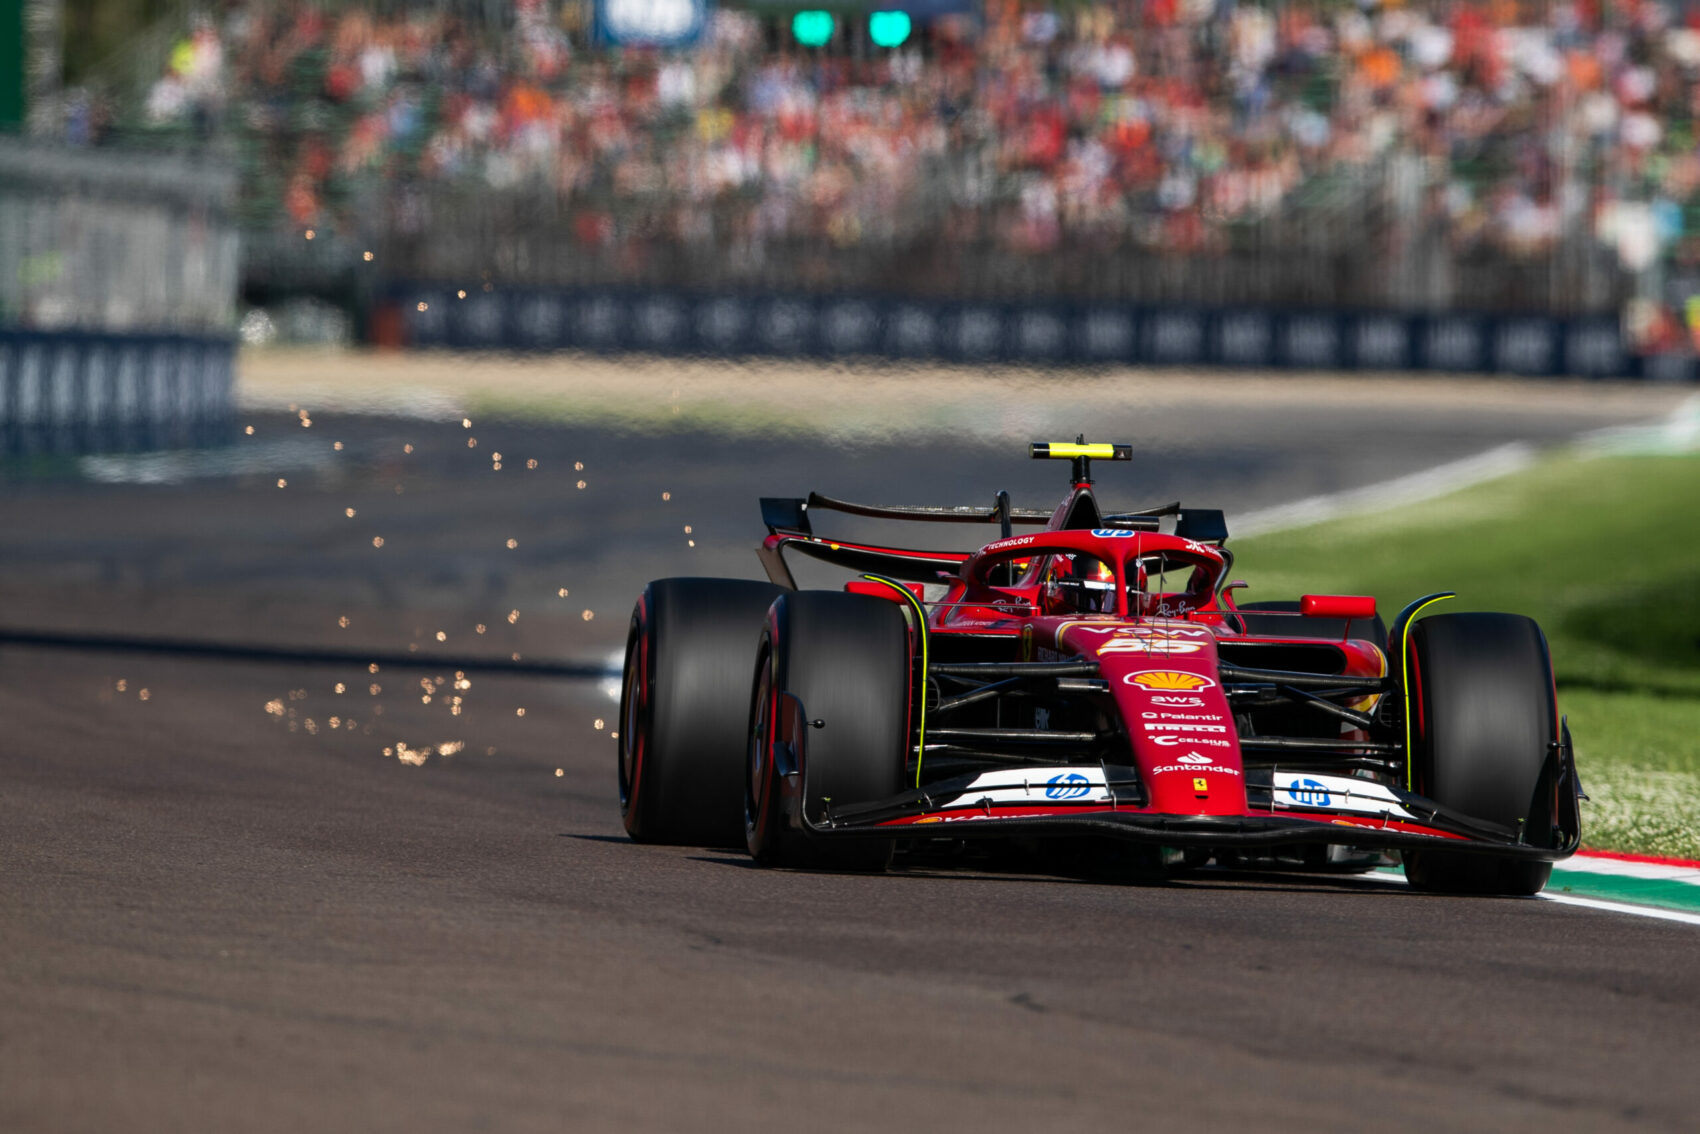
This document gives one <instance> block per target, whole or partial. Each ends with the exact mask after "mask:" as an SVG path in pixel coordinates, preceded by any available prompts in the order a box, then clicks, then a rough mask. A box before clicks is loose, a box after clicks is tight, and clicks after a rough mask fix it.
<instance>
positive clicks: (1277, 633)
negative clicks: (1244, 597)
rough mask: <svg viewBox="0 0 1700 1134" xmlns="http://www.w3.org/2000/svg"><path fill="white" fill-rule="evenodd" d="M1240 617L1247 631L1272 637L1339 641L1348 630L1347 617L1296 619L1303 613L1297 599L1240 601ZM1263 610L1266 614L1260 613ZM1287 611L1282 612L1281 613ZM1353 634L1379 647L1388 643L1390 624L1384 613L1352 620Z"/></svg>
mask: <svg viewBox="0 0 1700 1134" xmlns="http://www.w3.org/2000/svg"><path fill="white" fill-rule="evenodd" d="M1237 609H1238V610H1239V614H1240V619H1241V621H1243V622H1244V623H1245V632H1246V633H1247V634H1267V635H1269V636H1270V637H1272V638H1331V639H1333V640H1334V641H1336V642H1338V641H1339V640H1340V639H1341V637H1343V636H1344V635H1345V633H1346V629H1347V628H1346V619H1344V618H1295V617H1293V615H1296V614H1298V613H1299V604H1298V603H1296V602H1288V601H1282V602H1246V603H1241V604H1239V606H1238V608H1237ZM1259 611H1264V612H1266V613H1264V614H1262V615H1259V614H1258V612H1259ZM1283 611H1284V612H1286V613H1278V612H1283ZM1351 622H1352V625H1351V636H1352V637H1353V638H1356V639H1360V640H1362V641H1365V642H1373V643H1375V644H1376V645H1377V646H1385V645H1386V644H1387V624H1386V623H1384V622H1382V620H1381V615H1380V614H1377V615H1376V616H1375V617H1374V618H1354V619H1352V620H1351Z"/></svg>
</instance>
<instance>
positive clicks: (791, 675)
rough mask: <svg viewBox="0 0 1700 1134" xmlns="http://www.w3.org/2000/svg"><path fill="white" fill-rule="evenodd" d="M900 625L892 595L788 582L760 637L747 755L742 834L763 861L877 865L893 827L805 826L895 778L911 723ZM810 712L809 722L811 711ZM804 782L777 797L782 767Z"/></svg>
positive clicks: (883, 791)
mask: <svg viewBox="0 0 1700 1134" xmlns="http://www.w3.org/2000/svg"><path fill="white" fill-rule="evenodd" d="M909 675H910V649H909V629H908V624H907V623H906V622H905V620H904V617H903V612H902V610H901V609H899V608H898V606H897V605H896V604H895V603H891V602H887V601H885V600H883V599H877V598H871V597H868V596H865V595H851V594H843V593H841V592H837V591H798V592H791V593H787V594H785V595H783V596H781V597H780V599H779V600H778V601H776V602H775V603H774V604H773V608H772V609H771V610H770V611H769V612H768V619H767V625H766V627H765V628H764V629H763V631H762V636H761V642H760V645H759V646H758V647H757V662H756V672H755V682H754V688H753V690H752V692H751V696H750V699H749V702H748V704H749V706H750V715H749V744H748V747H747V752H746V757H745V776H744V833H745V845H746V847H747V848H748V850H749V852H750V854H751V855H752V856H754V858H755V859H756V861H758V862H760V863H763V864H764V865H769V866H805V867H816V868H821V869H827V870H859V871H878V870H884V869H885V868H886V866H887V865H888V864H889V863H890V861H891V855H892V850H893V846H894V843H893V841H892V840H890V839H865V838H842V837H833V836H824V837H813V838H811V837H810V836H809V835H808V834H807V833H806V832H805V831H803V830H800V829H798V826H799V825H797V824H793V822H792V820H793V818H795V816H794V815H793V814H792V813H791V810H793V809H795V808H797V807H801V808H802V809H803V811H804V814H805V815H807V817H808V818H809V819H810V820H811V821H813V822H814V823H816V824H819V823H822V822H824V821H825V820H826V818H827V815H828V813H829V811H830V810H832V809H839V808H843V807H847V806H852V805H855V804H859V803H872V802H876V801H878V800H881V799H885V798H888V797H890V796H893V795H896V794H897V793H898V792H899V791H901V790H902V785H903V766H904V758H905V755H906V753H907V746H908V734H909ZM817 721H818V722H819V723H820V727H818V728H817V727H814V725H813V723H811V722H817ZM791 776H794V777H796V778H795V779H793V780H790V782H791V783H798V782H799V781H800V784H801V792H800V793H799V792H795V791H794V792H793V793H792V802H791V804H790V807H789V808H788V807H787V805H786V798H787V792H786V785H787V777H791Z"/></svg>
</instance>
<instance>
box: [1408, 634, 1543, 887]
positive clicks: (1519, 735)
mask: <svg viewBox="0 0 1700 1134" xmlns="http://www.w3.org/2000/svg"><path fill="white" fill-rule="evenodd" d="M1410 640H1411V658H1410V666H1411V717H1412V719H1411V740H1412V749H1413V751H1412V752H1411V754H1410V759H1411V761H1412V765H1411V773H1412V783H1413V787H1414V788H1415V790H1416V791H1417V793H1418V794H1420V795H1425V796H1427V797H1428V798H1430V799H1432V800H1434V801H1435V802H1436V803H1439V804H1440V805H1442V806H1443V807H1446V808H1448V809H1449V810H1452V811H1456V812H1458V813H1460V814H1461V815H1464V816H1467V817H1470V818H1474V819H1484V820H1487V821H1488V822H1491V823H1496V824H1498V825H1500V826H1502V827H1505V828H1507V829H1508V830H1510V831H1513V832H1521V833H1522V835H1523V838H1524V840H1525V841H1526V842H1528V843H1530V844H1531V845H1534V846H1539V847H1550V846H1552V845H1554V844H1553V833H1552V817H1553V800H1552V798H1551V794H1552V792H1551V788H1550V785H1545V782H1544V781H1543V778H1542V772H1543V771H1544V770H1545V768H1546V764H1547V758H1548V753H1549V752H1550V751H1551V745H1552V743H1553V742H1554V741H1556V740H1557V739H1558V710H1557V702H1556V699H1555V696H1554V693H1553V681H1552V661H1551V658H1550V656H1549V654H1548V652H1547V642H1546V637H1545V636H1544V635H1543V634H1542V633H1541V628H1540V627H1539V626H1537V625H1536V624H1535V623H1534V621H1533V620H1531V619H1528V618H1524V617H1522V616H1520V615H1515V614H1439V615H1434V616H1433V617H1430V618H1425V619H1423V620H1422V621H1421V622H1419V623H1417V625H1416V627H1415V628H1414V629H1413V630H1412V631H1411V635H1410ZM1543 796H1544V798H1543ZM1403 858H1404V862H1405V877H1406V878H1407V879H1409V880H1410V883H1411V885H1412V886H1414V887H1416V888H1417V889H1419V890H1434V891H1443V892H1448V893H1462V894H1507V895H1529V894H1537V893H1539V892H1540V890H1541V888H1542V887H1543V886H1545V885H1546V883H1547V878H1548V877H1549V876H1550V875H1551V874H1552V864H1551V863H1549V862H1532V861H1530V860H1528V859H1515V858H1505V857H1500V856H1495V855H1482V854H1469V853H1467V852H1452V851H1431V850H1422V851H1407V852H1405V854H1404V855H1403Z"/></svg>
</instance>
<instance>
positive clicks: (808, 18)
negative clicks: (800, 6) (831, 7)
mask: <svg viewBox="0 0 1700 1134" xmlns="http://www.w3.org/2000/svg"><path fill="white" fill-rule="evenodd" d="M791 35H792V36H793V38H795V39H796V41H797V42H798V43H800V44H802V45H803V46H804V47H825V46H826V41H827V40H829V39H831V38H832V13H831V12H818V11H809V12H798V13H797V14H796V15H795V16H792V17H791Z"/></svg>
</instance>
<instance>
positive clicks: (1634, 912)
mask: <svg viewBox="0 0 1700 1134" xmlns="http://www.w3.org/2000/svg"><path fill="white" fill-rule="evenodd" d="M1567 861H1569V860H1567ZM1356 877H1357V878H1358V879H1359V880H1360V881H1364V882H1382V883H1386V884H1387V885H1390V886H1409V885H1410V883H1409V882H1407V881H1405V876H1404V875H1403V874H1395V873H1393V872H1392V871H1390V870H1372V871H1370V872H1369V873H1367V874H1359V875H1357V876H1356ZM1535 897H1537V898H1539V899H1540V900H1541V901H1543V902H1557V903H1558V904H1559V905H1561V906H1581V907H1582V908H1584V909H1590V910H1600V911H1602V912H1604V913H1620V914H1629V915H1630V916H1631V917H1650V918H1652V919H1653V920H1655V921H1680V922H1682V923H1683V924H1684V925H1700V914H1693V913H1684V912H1683V911H1681V910H1667V909H1661V908H1659V907H1658V906H1637V905H1633V904H1631V903H1629V902H1608V901H1605V900H1603V899H1601V898H1578V897H1576V896H1575V895H1572V894H1552V893H1546V892H1542V893H1539V894H1536V895H1535Z"/></svg>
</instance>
